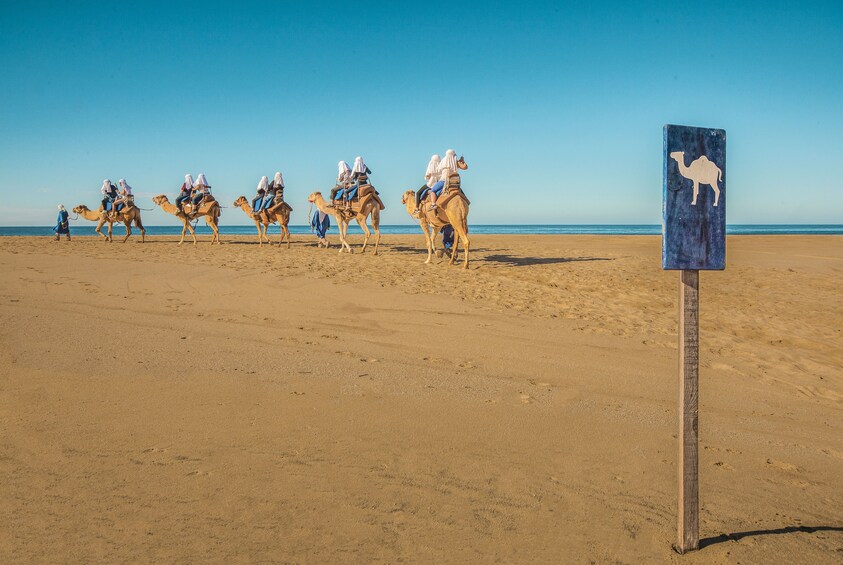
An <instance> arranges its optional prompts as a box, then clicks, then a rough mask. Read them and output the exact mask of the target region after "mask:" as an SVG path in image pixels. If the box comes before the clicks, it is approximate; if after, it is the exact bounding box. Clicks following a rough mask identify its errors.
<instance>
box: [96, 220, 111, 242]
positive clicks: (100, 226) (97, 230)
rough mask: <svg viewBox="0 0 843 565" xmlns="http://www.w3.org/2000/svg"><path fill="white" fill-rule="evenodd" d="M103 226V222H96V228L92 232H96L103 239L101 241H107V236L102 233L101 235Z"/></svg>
mask: <svg viewBox="0 0 843 565" xmlns="http://www.w3.org/2000/svg"><path fill="white" fill-rule="evenodd" d="M103 224H105V220H100V221H99V222H97V227H96V228H95V230H94V231H96V232H97V233H98V234H100V235H101V236H102V237H103V239H105V240H106V241H108V236H106V235H105V234H104V233H102V226H103Z"/></svg>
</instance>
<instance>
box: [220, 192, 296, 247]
mask: <svg viewBox="0 0 843 565" xmlns="http://www.w3.org/2000/svg"><path fill="white" fill-rule="evenodd" d="M234 207H235V208H240V209H241V210H243V212H245V213H246V215H247V216H249V217H250V218H252V219H253V220H254V221H255V227H256V228H258V247H260V246H262V245H263V240H266V242H267V243H269V244H270V245H272V242H271V241H269V238H268V237H266V231H267V230H268V229H269V226H270V224H274V223H276V222H278V225H279V226H281V240H280V241H279V242H278V244H279V245H281V244H283V243H284V238H285V237H286V238H287V249H289V248H290V230H289V228H288V227H287V224H289V223H290V212H292V211H293V209H292V208H291V207H290V205H289V204H287V203H286V202H282V203H281V204H277V205H275V206H273V207H271V208H269V209H268V210H261V211H260V212H258V213H257V214H256V213H254V212H253V211H252V207H251V205H250V203H249V201H248V200H246V197H245V196H241V197H240V198H238V199H237V200H235V201H234Z"/></svg>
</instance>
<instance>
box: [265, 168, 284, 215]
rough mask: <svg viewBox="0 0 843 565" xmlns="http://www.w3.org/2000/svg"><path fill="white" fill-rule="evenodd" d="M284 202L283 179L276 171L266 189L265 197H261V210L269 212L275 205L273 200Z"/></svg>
mask: <svg viewBox="0 0 843 565" xmlns="http://www.w3.org/2000/svg"><path fill="white" fill-rule="evenodd" d="M276 198H280V200H284V177H283V176H281V172H280V171H277V172H276V173H275V176H274V177H273V178H272V180H271V181H269V186H267V187H266V195H265V196H264V197H263V209H264V210H269V209H270V208H272V206H273V204H274V203H275V199H276Z"/></svg>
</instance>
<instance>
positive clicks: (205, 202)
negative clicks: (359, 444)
mask: <svg viewBox="0 0 843 565" xmlns="http://www.w3.org/2000/svg"><path fill="white" fill-rule="evenodd" d="M216 203H217V199H216V198H214V197H213V196H211V195H210V194H206V195H205V197H204V198H203V199H202V201H201V202H199V208H198V210H194V209H193V208H194V206H193V202H184V203H183V204H182V205H181V208H182V211H183V212H184V213H185V214H187V215H188V216H194V215H204V214H207V213H208V212H209V211H210V210H211V208H212V207H213V206H214V204H216Z"/></svg>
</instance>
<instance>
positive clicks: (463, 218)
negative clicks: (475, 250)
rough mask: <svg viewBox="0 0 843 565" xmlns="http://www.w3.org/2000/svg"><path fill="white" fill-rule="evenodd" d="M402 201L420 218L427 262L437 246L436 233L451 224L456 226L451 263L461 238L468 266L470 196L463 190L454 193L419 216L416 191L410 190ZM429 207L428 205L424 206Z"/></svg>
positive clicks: (408, 211) (465, 261)
mask: <svg viewBox="0 0 843 565" xmlns="http://www.w3.org/2000/svg"><path fill="white" fill-rule="evenodd" d="M401 203H402V204H403V205H404V206H405V207H406V208H407V213H408V214H410V216H411V217H412V218H414V219H416V220H418V222H419V225H420V226H421V229H422V231H423V232H424V238H425V242H426V243H427V260H426V261H425V264H427V263H430V261H431V259H432V256H433V251H434V248H435V246H436V234H437V233H439V230H441V229H442V227H443V226H446V225H448V224H451V226H452V227H453V228H454V249H453V250H452V251H451V260H450V261H449V262H448V264H449V265H453V264H454V261H456V258H457V248H458V247H459V243H460V240H462V242H463V244H462V245H463V250H464V253H463V254H464V255H465V258H464V259H463V265H462V267H463V269H467V268H468V255H469V249H470V242H469V239H468V207H469V205H470V204H471V203H470V202H469V201H468V198H466V197H465V195H464V194H463V193H462V191H459V192H456V193H455V194H452V195H451V197H450V198H447V197H446V198H442V199H440V200H439V202H438V203H437V206H436V209H434V210H424V211H421V212H419V214H418V216H416V215H414V211H415V209H416V193H415V191H412V190H408V191H407V192H405V193H404V196H402V197H401ZM424 207H425V208H427V206H424Z"/></svg>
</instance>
